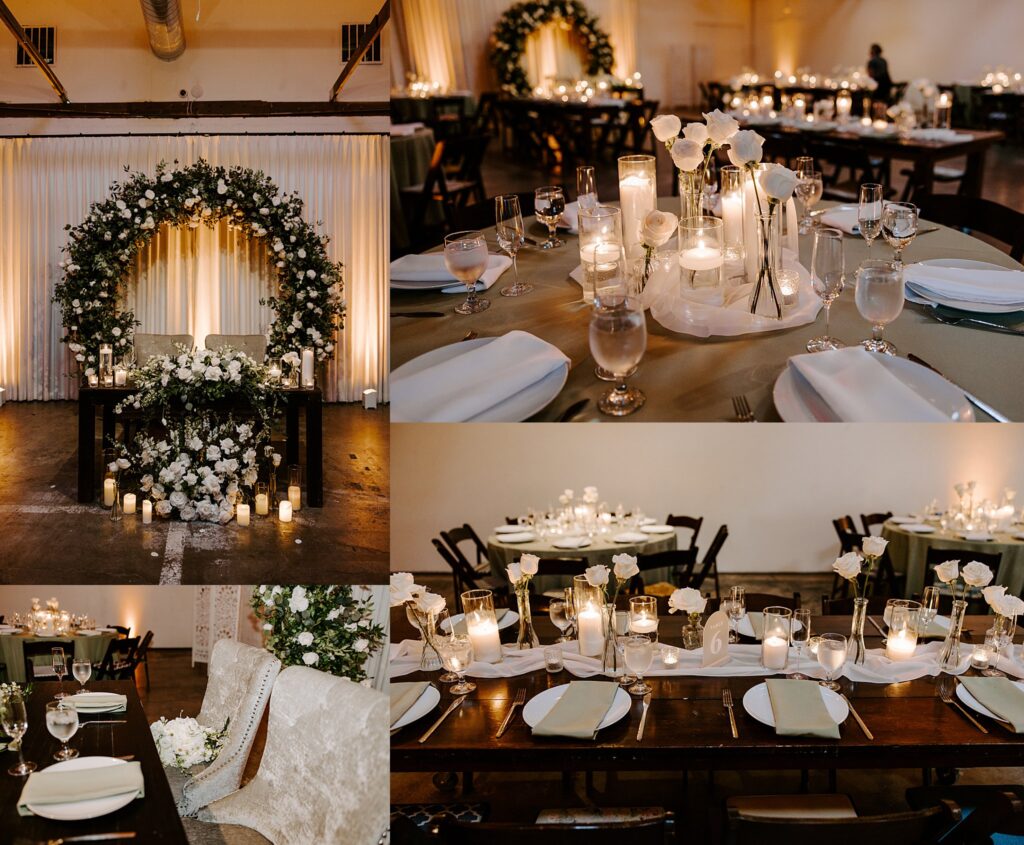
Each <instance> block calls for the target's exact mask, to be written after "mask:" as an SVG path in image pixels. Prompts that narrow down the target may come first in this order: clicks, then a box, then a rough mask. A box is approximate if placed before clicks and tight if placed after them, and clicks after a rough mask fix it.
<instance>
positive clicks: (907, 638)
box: [885, 631, 917, 660]
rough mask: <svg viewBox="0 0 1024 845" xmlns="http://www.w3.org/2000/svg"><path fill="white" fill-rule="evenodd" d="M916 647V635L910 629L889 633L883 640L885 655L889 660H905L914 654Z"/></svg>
mask: <svg viewBox="0 0 1024 845" xmlns="http://www.w3.org/2000/svg"><path fill="white" fill-rule="evenodd" d="M916 648H917V637H916V636H915V635H914V634H913V633H911V632H910V631H897V632H896V633H895V634H889V637H888V638H887V639H886V641H885V656H886V657H888V658H889V659H890V660H906V659H907V658H908V657H913V656H914V650H915V649H916Z"/></svg>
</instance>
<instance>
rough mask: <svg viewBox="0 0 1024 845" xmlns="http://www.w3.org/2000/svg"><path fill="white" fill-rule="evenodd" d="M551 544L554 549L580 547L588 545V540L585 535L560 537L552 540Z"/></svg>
mask: <svg viewBox="0 0 1024 845" xmlns="http://www.w3.org/2000/svg"><path fill="white" fill-rule="evenodd" d="M551 545H552V546H554V547H555V548H556V549H582V548H585V547H587V546H589V545H590V540H589V539H588V538H586V537H561V538H559V539H557V540H552V541H551Z"/></svg>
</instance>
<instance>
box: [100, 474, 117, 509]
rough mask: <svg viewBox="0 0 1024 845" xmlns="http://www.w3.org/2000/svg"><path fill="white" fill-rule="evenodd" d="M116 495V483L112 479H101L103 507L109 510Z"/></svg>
mask: <svg viewBox="0 0 1024 845" xmlns="http://www.w3.org/2000/svg"><path fill="white" fill-rule="evenodd" d="M116 495H117V482H116V481H114V479H113V478H104V479H103V507H105V508H109V507H110V506H111V505H113V504H114V497H115V496H116Z"/></svg>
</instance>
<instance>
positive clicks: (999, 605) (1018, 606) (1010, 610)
mask: <svg viewBox="0 0 1024 845" xmlns="http://www.w3.org/2000/svg"><path fill="white" fill-rule="evenodd" d="M992 608H993V610H995V612H996V613H998V614H999V615H1000V616H1005V617H1006V618H1007V619H1016V618H1017V617H1018V616H1020V615H1021V614H1022V613H1024V601H1021V600H1020V599H1019V598H1017V597H1016V596H1003V597H1002V598H1000V599H997V600H996V603H995V604H994V605H992Z"/></svg>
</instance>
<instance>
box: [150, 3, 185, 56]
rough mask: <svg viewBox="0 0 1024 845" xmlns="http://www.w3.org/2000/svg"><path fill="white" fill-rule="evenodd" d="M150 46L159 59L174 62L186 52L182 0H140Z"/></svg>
mask: <svg viewBox="0 0 1024 845" xmlns="http://www.w3.org/2000/svg"><path fill="white" fill-rule="evenodd" d="M140 2H141V3H142V16H143V17H144V18H145V19H146V32H147V33H148V34H149V46H150V48H152V50H153V54H154V55H155V56H156V57H157V58H158V59H163V60H164V61H165V62H173V61H174V60H175V59H176V58H178V56H180V55H181V54H182V53H184V52H185V30H184V28H183V27H182V25H181V0H140Z"/></svg>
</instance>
